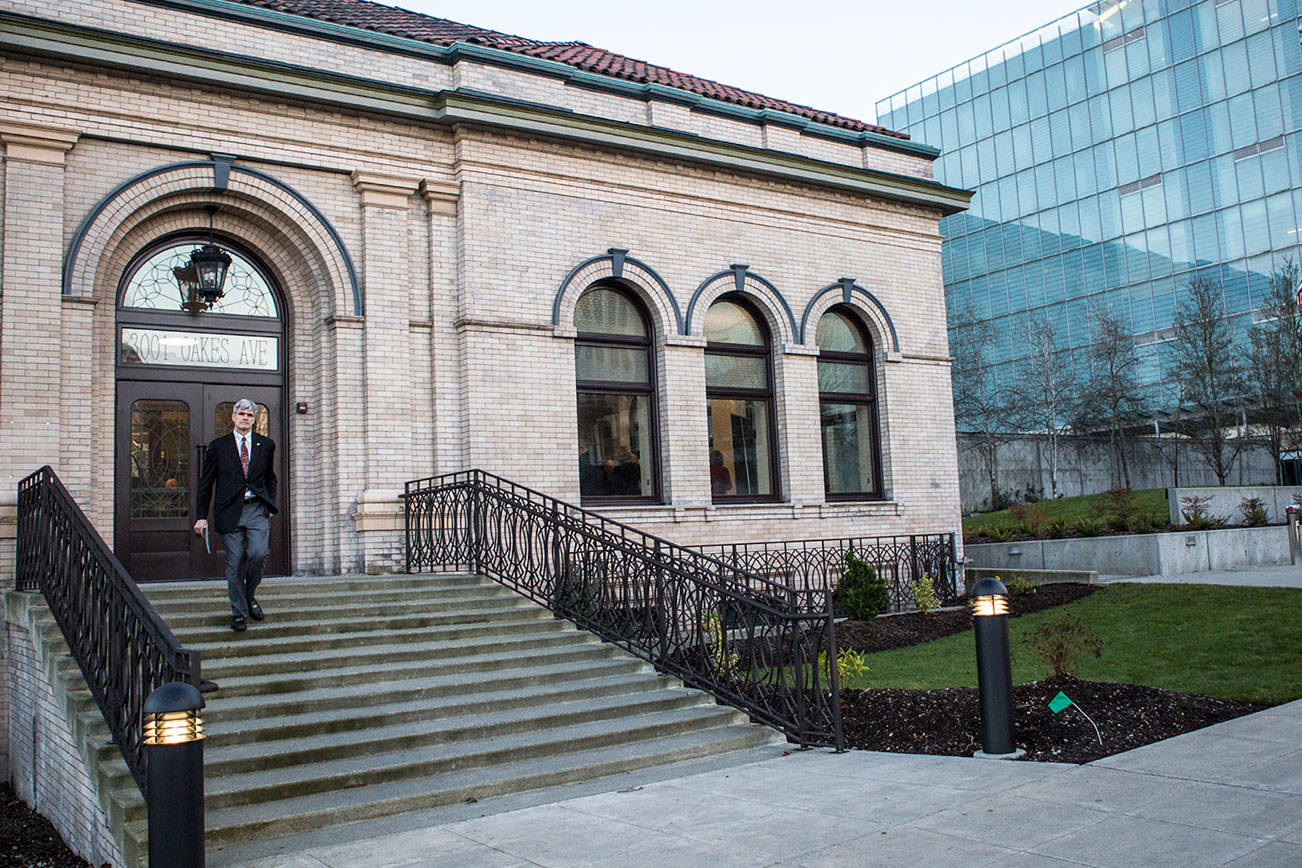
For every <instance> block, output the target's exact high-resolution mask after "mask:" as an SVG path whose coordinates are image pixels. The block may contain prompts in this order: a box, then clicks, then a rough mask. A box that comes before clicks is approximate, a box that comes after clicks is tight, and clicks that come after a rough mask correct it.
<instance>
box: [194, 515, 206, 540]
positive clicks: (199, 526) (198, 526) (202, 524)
mask: <svg viewBox="0 0 1302 868" xmlns="http://www.w3.org/2000/svg"><path fill="white" fill-rule="evenodd" d="M207 529H208V519H206V518H201V519H199V520H198V521H196V522H195V523H194V532H195V533H196V534H198V535H199V536H203V532H204V531H206V530H207Z"/></svg>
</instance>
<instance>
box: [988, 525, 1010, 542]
mask: <svg viewBox="0 0 1302 868" xmlns="http://www.w3.org/2000/svg"><path fill="white" fill-rule="evenodd" d="M986 537H987V538H989V539H990V541H991V542H1000V543H1001V542H1008V541H1009V540H1011V539H1012V538H1013V529H1012V528H1010V527H991V528H986Z"/></svg>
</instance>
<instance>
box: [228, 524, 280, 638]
mask: <svg viewBox="0 0 1302 868" xmlns="http://www.w3.org/2000/svg"><path fill="white" fill-rule="evenodd" d="M270 535H271V521H270V519H268V518H267V505H266V504H265V503H263V502H262V501H260V500H250V501H246V502H245V504H244V507H243V508H242V509H241V510H240V523H239V525H238V526H237V527H236V528H235V530H233V531H231V532H230V533H224V534H222V546H223V547H225V549H226V590H227V592H228V593H229V594H230V598H231V617H240V618H247V617H249V600H252V599H253V594H254V593H255V592H256V591H257V590H258V585H259V583H261V582H262V567H263V565H264V564H265V563H266V562H267V540H268V538H269V537H270Z"/></svg>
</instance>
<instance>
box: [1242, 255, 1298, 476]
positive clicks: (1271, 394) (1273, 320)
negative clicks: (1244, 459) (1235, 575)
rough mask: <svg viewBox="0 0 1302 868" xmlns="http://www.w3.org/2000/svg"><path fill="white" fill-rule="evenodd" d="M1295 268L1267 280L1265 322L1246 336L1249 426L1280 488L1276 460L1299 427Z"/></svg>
mask: <svg viewBox="0 0 1302 868" xmlns="http://www.w3.org/2000/svg"><path fill="white" fill-rule="evenodd" d="M1297 284H1298V268H1297V266H1296V265H1295V264H1294V263H1293V262H1292V261H1291V260H1289V261H1286V262H1285V263H1284V265H1283V267H1281V268H1279V269H1278V270H1276V271H1275V273H1274V274H1272V275H1271V279H1270V295H1269V296H1268V297H1267V299H1266V301H1265V303H1264V304H1262V306H1261V313H1262V314H1263V315H1264V317H1265V318H1264V319H1263V320H1262V321H1261V322H1259V323H1258V324H1257V325H1255V326H1254V327H1253V329H1252V332H1251V334H1250V338H1251V341H1252V346H1251V347H1250V349H1249V351H1248V365H1247V370H1246V374H1247V379H1248V388H1249V390H1250V392H1251V393H1252V395H1253V398H1254V400H1255V401H1256V404H1257V408H1256V412H1255V413H1254V414H1253V415H1254V422H1256V424H1258V425H1259V426H1260V427H1261V428H1262V429H1264V431H1265V433H1266V441H1267V443H1268V444H1269V446H1270V451H1271V455H1272V457H1273V458H1274V460H1275V484H1276V485H1283V484H1284V463H1283V460H1282V458H1281V455H1282V453H1283V451H1284V449H1285V443H1286V441H1289V445H1292V443H1291V441H1292V440H1293V439H1294V438H1295V436H1296V432H1297V430H1298V428H1299V424H1302V311H1300V310H1299V308H1298V304H1297V297H1296V296H1295V295H1294V287H1296V286H1297Z"/></svg>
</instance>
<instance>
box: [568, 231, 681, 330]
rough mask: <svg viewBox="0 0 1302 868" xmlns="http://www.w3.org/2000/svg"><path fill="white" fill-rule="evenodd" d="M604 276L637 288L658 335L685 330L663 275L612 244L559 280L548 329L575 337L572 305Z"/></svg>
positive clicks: (603, 278)
mask: <svg viewBox="0 0 1302 868" xmlns="http://www.w3.org/2000/svg"><path fill="white" fill-rule="evenodd" d="M608 279H613V280H618V281H622V282H623V283H625V284H626V285H629V286H632V287H633V288H634V289H636V290H638V294H639V295H641V296H642V299H643V300H644V301H645V302H646V304H647V307H648V308H650V310H651V316H652V318H653V319H654V320H655V328H656V332H657V333H658V334H660V335H664V336H666V337H669V336H673V335H678V334H685V333H686V332H685V331H684V328H683V312H682V309H681V308H679V306H678V299H677V298H675V297H674V294H673V291H672V290H670V289H669V284H667V283H665V280H664V278H663V277H661V276H660V275H659V274H658V273H656V270H655V269H654V268H652V267H651V266H649V265H647V264H646V263H645V262H642V261H641V260H638V259H635V258H633V257H632V256H629V255H628V251H627V250H625V249H623V248H620V247H612V248H610V249H609V250H607V251H606V252H605V253H604V254H603V255H601V256H594V257H592V258H591V259H585V260H584V261H582V262H580V263H579V264H578V265H576V266H574V268H572V269H570V273H569V274H567V275H565V279H564V280H562V281H561V285H560V288H559V289H557V290H556V297H555V299H554V300H553V301H552V328H553V330H554V332H555V333H556V334H557V335H559V336H561V337H574V336H575V334H576V332H575V329H574V308H575V306H576V305H577V304H578V302H579V296H580V295H582V294H583V290H585V289H587V288H588V287H589V286H591V285H592V284H594V283H596V282H597V281H598V280H608Z"/></svg>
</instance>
